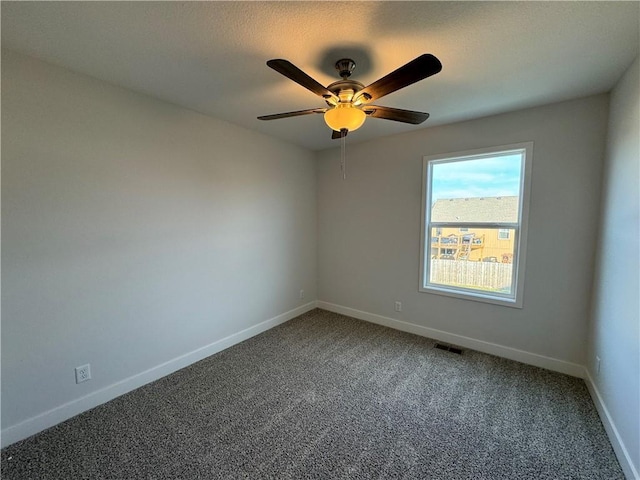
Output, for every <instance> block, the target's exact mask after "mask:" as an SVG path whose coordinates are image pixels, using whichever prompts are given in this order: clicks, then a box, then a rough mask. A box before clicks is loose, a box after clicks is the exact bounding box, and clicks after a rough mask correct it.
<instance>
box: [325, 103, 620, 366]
mask: <svg viewBox="0 0 640 480" xmlns="http://www.w3.org/2000/svg"><path fill="white" fill-rule="evenodd" d="M607 108H608V96H607V95H599V96H593V97H589V98H584V99H579V100H574V101H569V102H564V103H559V104H553V105H548V106H543V107H539V108H533V109H528V110H522V111H517V112H513V113H508V114H504V115H497V116H492V117H487V118H482V119H479V120H473V121H469V122H464V123H457V124H451V125H447V126H442V127H435V128H428V129H422V130H417V131H415V132H412V133H408V134H404V135H396V136H391V137H387V138H381V139H378V140H374V141H370V142H366V143H363V144H349V139H352V141H353V140H355V139H356V138H357V132H354V133H353V135H352V136H350V137H347V138H348V140H347V143H348V145H347V162H348V165H347V167H348V178H347V180H346V181H342V179H341V176H340V167H339V159H340V152H339V151H338V150H337V149H335V150H330V151H325V152H322V153H321V154H320V155H319V162H318V272H319V275H318V278H319V283H318V300H320V301H324V302H328V303H330V304H334V305H339V306H345V307H349V308H352V309H356V310H359V311H362V312H368V313H372V314H376V315H380V316H383V317H386V318H391V319H396V320H401V321H404V322H409V323H411V324H414V325H419V326H424V327H428V328H432V329H437V330H440V331H444V332H448V333H452V334H456V335H461V336H464V337H471V338H472V339H475V340H480V341H483V342H489V343H492V344H497V345H502V346H508V347H510V348H514V349H518V350H522V351H525V352H531V353H533V354H537V355H542V356H545V357H551V358H553V359H559V360H562V361H565V362H572V363H575V364H579V365H583V364H584V360H585V353H586V351H585V350H586V349H585V345H586V340H587V325H588V317H589V301H588V299H589V296H590V290H591V283H592V271H593V255H594V252H595V239H596V237H597V229H598V226H597V218H598V215H597V213H596V212H597V211H598V209H599V197H600V182H601V172H602V160H603V156H604V149H605V134H606V127H607ZM368 121H370V122H374V121H382V120H375V119H370V120H368ZM527 141H533V142H534V147H533V169H532V182H531V186H532V187H531V204H530V212H529V235H528V247H527V268H526V274H525V282H524V308H522V309H515V308H509V307H502V306H496V305H490V304H486V303H478V302H474V301H468V300H460V299H455V298H450V297H444V296H439V295H434V294H429V293H420V292H418V276H419V269H420V265H419V240H420V202H421V172H422V157H423V156H424V155H430V154H437V153H447V152H457V151H463V150H471V149H476V148H482V147H490V146H498V145H505V144H511V143H518V142H527ZM395 300H398V301H401V302H402V304H403V311H402V312H401V313H398V312H395V311H394V301H395Z"/></svg>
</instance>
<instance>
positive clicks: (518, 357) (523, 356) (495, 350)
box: [317, 301, 585, 378]
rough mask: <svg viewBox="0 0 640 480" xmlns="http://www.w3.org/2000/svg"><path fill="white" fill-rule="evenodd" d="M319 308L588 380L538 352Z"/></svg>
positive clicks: (573, 368) (371, 315) (580, 369)
mask: <svg viewBox="0 0 640 480" xmlns="http://www.w3.org/2000/svg"><path fill="white" fill-rule="evenodd" d="M317 305H318V308H322V309H324V310H329V311H330V312H335V313H341V314H343V315H347V316H349V317H354V318H357V319H360V320H365V321H367V322H371V323H376V324H378V325H383V326H385V327H390V328H394V329H396V330H401V331H403V332H409V333H414V334H416V335H420V336H423V337H428V338H432V339H434V340H440V341H441V342H446V343H451V344H453V345H458V346H461V347H466V348H470V349H472V350H477V351H479V352H484V353H489V354H491V355H496V356H498V357H502V358H508V359H509V360H515V361H517V362H521V363H526V364H528V365H533V366H536V367H541V368H546V369H547V370H553V371H554V372H560V373H564V374H567V375H571V376H572V377H578V378H584V374H585V370H584V367H583V366H582V365H578V364H577V363H571V362H567V361H564V360H558V359H557V358H551V357H546V356H544V355H538V354H537V353H531V352H526V351H524V350H518V349H516V348H511V347H505V346H503V345H498V344H496V343H490V342H485V341H483V340H476V339H475V338H470V337H464V336H462V335H457V334H455V333H449V332H445V331H442V330H436V329H434V328H429V327H423V326H421V325H416V324H414V323H408V322H403V321H401V320H396V319H395V318H389V317H383V316H382V315H376V314H375V313H368V312H363V311H361V310H355V309H353V308H349V307H343V306H341V305H335V304H333V303H328V302H323V301H318V302H317Z"/></svg>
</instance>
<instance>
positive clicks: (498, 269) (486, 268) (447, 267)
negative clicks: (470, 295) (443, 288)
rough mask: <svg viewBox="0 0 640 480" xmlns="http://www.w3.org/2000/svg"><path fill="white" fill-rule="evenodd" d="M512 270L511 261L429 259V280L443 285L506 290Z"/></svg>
mask: <svg viewBox="0 0 640 480" xmlns="http://www.w3.org/2000/svg"><path fill="white" fill-rule="evenodd" d="M512 272H513V264H511V263H492V262H471V261H466V260H444V259H432V260H431V282H432V283H440V284H444V285H457V286H467V287H480V288H483V289H487V290H500V291H505V290H507V291H508V290H510V288H511V275H512Z"/></svg>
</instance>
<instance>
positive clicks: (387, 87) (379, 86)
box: [358, 53, 442, 101]
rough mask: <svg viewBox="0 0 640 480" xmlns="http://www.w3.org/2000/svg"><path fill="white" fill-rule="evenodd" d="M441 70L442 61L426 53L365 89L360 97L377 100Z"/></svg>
mask: <svg viewBox="0 0 640 480" xmlns="http://www.w3.org/2000/svg"><path fill="white" fill-rule="evenodd" d="M440 70H442V64H441V63H440V60H438V59H437V58H436V57H434V56H433V55H431V54H430V53H425V54H423V55H420V56H419V57H418V58H415V59H413V60H411V61H410V62H409V63H407V64H406V65H403V66H402V67H400V68H398V69H397V70H394V71H393V72H391V73H390V74H388V75H386V76H384V77H382V78H381V79H380V80H377V81H375V82H373V83H372V84H371V85H369V86H367V87H365V88H363V89H362V90H360V91H359V92H358V97H359V98H360V97H362V96H363V95H364V97H365V99H366V101H371V100H376V99H378V98H380V97H383V96H385V95H388V94H390V93H392V92H395V91H396V90H400V89H401V88H404V87H406V86H409V85H411V84H413V83H416V82H419V81H420V80H423V79H425V78H427V77H430V76H431V75H435V74H436V73H438V72H439V71H440Z"/></svg>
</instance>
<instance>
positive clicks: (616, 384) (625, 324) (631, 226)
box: [587, 59, 640, 475]
mask: <svg viewBox="0 0 640 480" xmlns="http://www.w3.org/2000/svg"><path fill="white" fill-rule="evenodd" d="M639 109H640V74H639V62H638V59H636V61H635V62H634V64H633V65H632V66H631V67H630V68H629V70H628V71H627V73H626V74H625V75H624V76H623V77H622V79H621V80H620V81H619V82H618V84H617V86H616V87H615V89H614V90H613V92H612V93H611V107H610V118H609V136H608V142H607V155H606V162H605V171H604V183H603V185H604V187H603V192H602V214H601V215H602V219H601V228H600V240H599V244H598V259H597V264H596V276H595V282H594V291H593V299H594V301H593V317H592V322H591V331H590V338H589V352H590V354H589V358H588V360H587V366H588V369H589V375H590V376H591V379H592V381H593V383H594V384H595V386H596V389H597V391H598V393H599V395H600V396H601V400H602V402H603V404H604V406H605V408H606V409H607V410H608V413H609V415H610V416H611V420H612V422H613V424H614V425H615V427H616V429H617V435H619V437H620V440H621V442H622V443H623V444H624V445H625V446H626V455H628V458H629V462H630V463H632V464H633V465H634V468H635V470H636V473H635V475H638V473H639V472H640V411H639V410H640V300H639V298H640V295H639V293H638V292H640V282H639V280H640V279H639V277H638V276H639V272H640V243H639V239H640V228H639V218H640V191H639V189H638V185H639V184H640V168H639V165H640V114H639ZM596 356H599V357H600V360H601V363H600V372H599V373H598V371H597V367H596V364H595V357H596ZM610 434H611V432H610ZM613 434H614V435H615V434H616V432H613ZM614 445H615V442H614ZM617 453H618V454H619V455H620V453H621V452H617ZM622 454H625V452H622Z"/></svg>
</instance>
